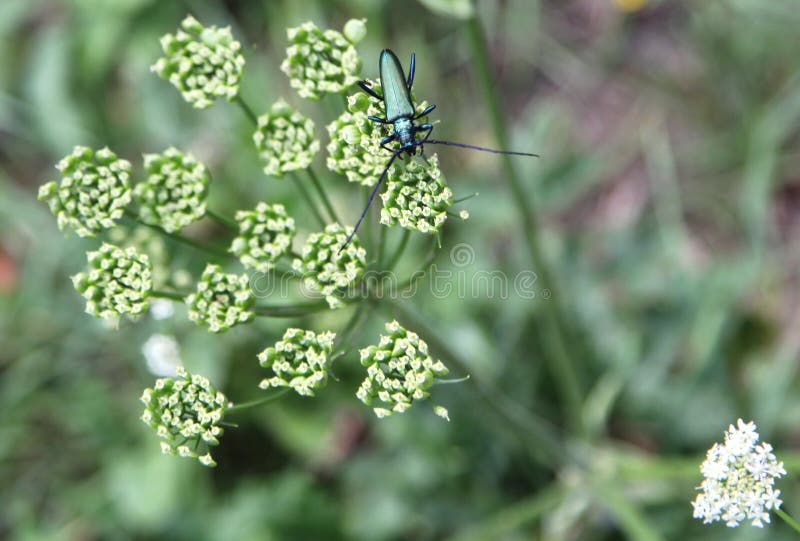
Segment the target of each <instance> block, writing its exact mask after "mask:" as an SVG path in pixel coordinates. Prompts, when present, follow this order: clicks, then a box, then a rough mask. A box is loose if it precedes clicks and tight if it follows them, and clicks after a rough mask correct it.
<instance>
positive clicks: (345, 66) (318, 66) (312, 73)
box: [281, 19, 366, 100]
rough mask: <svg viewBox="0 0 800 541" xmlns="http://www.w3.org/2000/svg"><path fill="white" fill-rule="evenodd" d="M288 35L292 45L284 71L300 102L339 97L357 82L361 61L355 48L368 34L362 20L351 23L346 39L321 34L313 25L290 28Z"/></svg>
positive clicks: (336, 34)
mask: <svg viewBox="0 0 800 541" xmlns="http://www.w3.org/2000/svg"><path fill="white" fill-rule="evenodd" d="M286 34H287V37H288V38H289V43H290V45H289V47H287V49H286V59H285V60H284V61H283V63H282V64H281V71H283V72H284V73H285V74H286V75H288V76H289V84H290V85H291V86H292V88H294V89H296V90H297V93H298V94H299V95H300V97H301V98H307V99H311V100H318V99H320V98H321V97H322V94H323V93H332V94H339V93H341V92H344V91H345V90H347V89H348V88H350V87H351V86H353V85H354V84H355V83H356V81H358V73H359V72H360V71H361V59H360V58H359V57H358V53H357V52H356V49H355V47H354V45H355V44H356V43H358V42H359V41H360V40H361V39H363V38H364V35H365V34H366V27H365V26H364V21H363V20H357V19H354V20H351V21H348V22H347V23H346V24H345V27H344V35H343V34H342V33H341V32H338V31H336V30H325V31H323V30H320V29H319V28H318V27H317V25H315V24H314V23H312V22H310V21H309V22H305V23H303V24H301V25H300V26H298V27H295V28H289V29H288V30H287V32H286Z"/></svg>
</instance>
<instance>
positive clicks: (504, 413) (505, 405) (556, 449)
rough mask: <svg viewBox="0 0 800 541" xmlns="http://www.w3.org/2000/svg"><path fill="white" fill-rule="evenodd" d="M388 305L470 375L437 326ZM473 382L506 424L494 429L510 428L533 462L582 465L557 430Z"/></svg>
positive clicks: (398, 305)
mask: <svg viewBox="0 0 800 541" xmlns="http://www.w3.org/2000/svg"><path fill="white" fill-rule="evenodd" d="M386 304H387V305H388V306H389V307H390V308H391V314H392V316H394V317H396V318H397V319H398V320H399V321H400V322H401V323H402V324H403V325H406V324H407V325H408V326H409V327H412V328H414V329H415V330H416V331H417V333H418V334H419V336H420V338H422V339H423V340H425V341H426V342H427V343H428V345H430V347H431V349H433V350H434V351H437V352H438V353H439V355H440V356H441V357H442V359H443V360H444V361H445V362H447V363H448V364H450V365H452V366H455V367H456V368H458V370H459V371H460V372H462V373H467V372H469V366H470V364H469V363H467V362H466V361H465V360H464V359H463V358H462V357H461V355H459V354H458V353H456V352H455V351H454V350H453V349H452V348H451V347H450V345H449V344H448V343H447V342H446V341H445V340H443V339H441V338H439V336H438V335H437V334H435V333H434V332H433V331H431V330H430V329H432V328H433V325H431V324H430V323H429V322H427V321H424V320H422V319H421V318H419V317H418V316H417V315H416V314H414V313H412V312H411V311H410V310H409V309H407V308H406V307H405V305H404V304H403V303H401V302H399V301H397V300H394V299H391V298H389V299H386ZM406 322H407V323H406ZM469 382H470V383H471V384H472V385H474V386H475V388H476V390H477V395H478V397H480V399H482V400H483V401H484V402H485V403H486V404H487V405H488V406H489V408H490V409H491V410H493V411H494V413H495V414H496V415H498V416H499V417H500V418H502V419H503V421H504V422H503V423H497V424H496V425H495V424H493V425H492V426H497V427H498V428H502V427H509V428H510V429H511V430H512V431H513V433H514V434H515V435H516V436H518V437H520V438H521V439H522V440H523V441H524V443H525V447H526V449H527V450H528V452H529V453H530V455H531V458H532V459H533V460H535V461H536V462H538V463H540V464H541V465H543V466H545V467H547V468H557V467H558V465H559V464H563V463H565V462H569V463H578V460H577V458H574V457H573V456H572V454H571V453H570V451H569V449H568V448H567V447H566V446H565V445H564V444H563V443H562V442H561V441H560V440H559V438H558V437H557V435H556V432H555V429H554V427H552V426H551V425H549V424H548V423H547V421H546V420H544V419H541V418H539V417H537V416H535V415H534V414H532V413H531V412H529V411H528V410H526V409H525V408H524V407H523V406H521V405H519V404H517V403H516V402H514V401H513V400H510V399H508V398H507V397H506V395H505V393H504V392H503V391H502V390H500V389H498V388H497V387H495V386H494V385H493V384H492V383H489V382H485V381H483V380H482V379H481V378H478V377H473V378H470V379H469Z"/></svg>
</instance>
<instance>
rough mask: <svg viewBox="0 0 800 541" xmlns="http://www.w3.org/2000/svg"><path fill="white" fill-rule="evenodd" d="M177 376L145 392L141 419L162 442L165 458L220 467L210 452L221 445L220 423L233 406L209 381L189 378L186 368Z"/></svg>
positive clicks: (163, 379) (204, 378)
mask: <svg viewBox="0 0 800 541" xmlns="http://www.w3.org/2000/svg"><path fill="white" fill-rule="evenodd" d="M176 372H177V375H176V377H175V378H161V379H158V380H156V384H155V385H154V386H153V388H152V389H145V390H144V393H142V397H141V400H142V402H144V405H145V409H144V413H142V417H141V419H142V421H144V422H145V423H146V424H147V426H149V427H150V428H152V429H153V430H155V431H156V434H157V435H158V437H159V438H161V439H162V441H161V451H162V452H163V453H164V454H167V455H173V456H182V457H189V458H196V459H198V460H199V461H200V463H201V464H203V465H204V466H216V465H217V463H216V462H214V459H213V458H211V453H210V452H209V450H210V448H211V447H214V446H215V445H219V438H220V436H222V432H223V430H222V427H221V426H220V422H221V421H222V418H223V416H224V415H225V410H226V409H227V408H229V407H230V406H231V405H232V404H231V403H230V402H228V399H227V398H226V397H225V395H224V394H222V393H221V392H219V391H217V390H215V389H214V387H213V386H212V385H211V382H210V381H208V378H206V377H203V376H198V375H192V374H189V373H188V372H187V371H186V369H185V368H183V367H182V366H179V367H178V368H177V370H176Z"/></svg>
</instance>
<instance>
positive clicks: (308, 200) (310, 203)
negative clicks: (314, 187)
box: [289, 173, 327, 227]
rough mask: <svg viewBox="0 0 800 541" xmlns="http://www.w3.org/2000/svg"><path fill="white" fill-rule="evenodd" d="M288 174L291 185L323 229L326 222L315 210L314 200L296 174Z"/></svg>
mask: <svg viewBox="0 0 800 541" xmlns="http://www.w3.org/2000/svg"><path fill="white" fill-rule="evenodd" d="M289 174H290V175H291V176H292V179H293V180H294V182H293V184H294V185H295V186H297V189H298V191H299V192H300V195H302V196H303V199H305V200H306V203H307V204H308V208H310V209H311V212H312V213H313V214H314V216H315V217H316V219H317V221H318V222H319V225H320V226H322V227H325V226H326V225H327V222H326V221H325V218H324V217H323V216H322V213H321V212H320V211H319V209H318V208H317V204H316V203H314V199H313V198H312V197H311V194H310V193H309V191H308V190H307V189H306V187H305V186H303V182H302V179H301V178H300V177H299V176H298V175H297V173H289Z"/></svg>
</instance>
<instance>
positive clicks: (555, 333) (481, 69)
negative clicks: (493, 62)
mask: <svg viewBox="0 0 800 541" xmlns="http://www.w3.org/2000/svg"><path fill="white" fill-rule="evenodd" d="M467 36H468V40H469V46H470V50H471V52H472V58H474V59H475V65H476V67H477V70H478V77H479V82H480V84H481V86H482V87H483V94H484V98H485V102H486V105H487V107H488V109H489V113H490V115H489V116H490V118H491V123H492V128H493V130H494V134H495V138H496V139H497V141H498V143H499V144H500V147H501V148H503V149H505V148H507V141H508V138H507V137H506V129H505V121H504V117H503V114H502V112H501V111H500V106H499V103H500V102H499V96H497V92H496V90H495V87H494V78H493V76H492V74H491V71H490V70H489V61H488V58H487V54H486V48H485V40H484V36H483V30H482V28H481V24H480V21H478V19H477V18H476V17H474V16H473V17H472V18H470V19H469V20H468V22H467ZM501 158H502V161H503V166H504V169H505V173H506V174H505V178H506V179H507V181H508V183H509V186H510V188H511V193H512V195H513V199H514V202H515V203H516V204H517V206H518V211H519V214H520V216H521V218H522V230H523V233H524V235H525V238H526V241H527V245H528V251H529V252H530V256H531V260H532V263H533V266H534V268H535V269H536V272H537V273H538V274H539V279H540V283H541V284H542V287H543V288H545V289H549V290H550V292H551V295H550V299H549V300H548V301H546V302H545V303H544V310H543V311H544V325H543V331H544V335H545V340H546V343H545V345H546V347H547V349H548V350H549V355H548V356H547V357H548V362H549V366H550V371H551V373H552V376H553V378H554V379H555V381H556V384H557V385H558V386H559V390H560V392H559V393H558V394H559V396H560V397H561V398H562V400H563V401H564V407H565V409H566V413H567V416H568V418H569V422H570V426H571V427H572V429H573V430H574V431H575V432H576V433H578V434H581V435H583V434H584V426H583V419H582V417H581V402H582V400H583V399H582V394H583V392H582V390H581V383H580V380H579V378H578V373H577V370H576V368H575V364H574V358H573V357H572V356H571V355H570V353H569V351H568V347H567V343H568V342H567V339H566V337H565V333H566V331H567V326H566V320H565V318H564V317H563V310H562V308H561V306H560V303H561V296H560V294H559V292H558V291H557V289H556V282H555V280H554V279H553V276H552V273H551V272H550V269H549V267H548V264H547V261H546V259H545V257H544V254H543V253H542V249H541V247H540V245H539V239H538V237H537V235H536V232H537V231H538V224H537V219H536V214H535V207H534V205H533V203H532V202H531V198H530V196H529V195H528V194H527V193H525V189H524V187H523V185H522V182H521V180H520V178H519V176H517V173H516V171H515V169H514V165H513V162H512V160H513V158H512V157H511V156H508V155H502V156H501Z"/></svg>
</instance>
